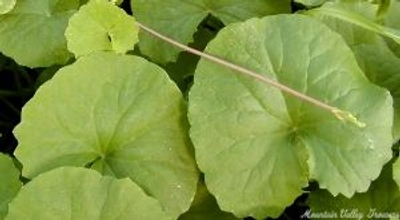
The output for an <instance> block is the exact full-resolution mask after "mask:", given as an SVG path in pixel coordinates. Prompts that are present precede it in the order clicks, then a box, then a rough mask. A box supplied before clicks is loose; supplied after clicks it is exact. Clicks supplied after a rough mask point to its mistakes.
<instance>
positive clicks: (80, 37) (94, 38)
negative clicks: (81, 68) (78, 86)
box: [65, 1, 139, 57]
mask: <svg viewBox="0 0 400 220" xmlns="http://www.w3.org/2000/svg"><path fill="white" fill-rule="evenodd" d="M138 32H139V28H138V27H137V25H136V22H135V19H134V18H133V17H131V16H129V15H127V14H126V13H125V12H124V10H122V9H121V8H118V7H117V6H115V5H113V4H112V3H109V2H107V1H99V2H96V1H92V2H90V3H88V4H86V5H84V6H82V7H81V8H80V9H79V11H78V12H77V13H76V14H74V15H73V16H72V17H71V19H70V21H69V24H68V27H67V30H66V33H65V35H66V37H67V42H68V49H69V50H70V51H71V52H73V53H74V54H75V56H76V57H79V56H82V55H87V54H90V53H92V52H95V51H102V50H105V51H115V52H117V53H126V52H127V51H128V50H133V47H134V45H135V44H136V43H137V42H138Z"/></svg>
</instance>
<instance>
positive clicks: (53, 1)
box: [0, 0, 81, 67]
mask: <svg viewBox="0 0 400 220" xmlns="http://www.w3.org/2000/svg"><path fill="white" fill-rule="evenodd" d="M80 3H81V2H80V1H79V0H40V1H37V0H21V1H17V4H16V5H15V7H14V9H13V10H12V11H11V12H9V13H7V14H4V15H0V33H1V34H0V52H2V53H3V54H4V55H6V56H9V57H12V58H13V59H14V60H15V61H16V62H17V63H19V64H20V65H23V66H28V67H46V66H52V65H54V64H65V63H66V62H67V61H68V59H70V58H71V54H70V53H69V51H68V50H67V43H66V40H65V37H64V32H65V29H66V27H67V23H68V19H69V17H70V16H71V15H72V14H73V13H75V11H76V10H77V9H78V8H79V6H80Z"/></svg>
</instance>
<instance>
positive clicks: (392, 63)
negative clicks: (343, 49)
mask: <svg viewBox="0 0 400 220" xmlns="http://www.w3.org/2000/svg"><path fill="white" fill-rule="evenodd" d="M393 4H395V3H393ZM325 7H336V8H342V9H343V10H346V11H349V12H351V13H354V14H357V15H358V16H362V17H364V18H365V19H368V20H369V21H371V22H372V21H374V19H375V14H376V11H377V9H378V7H377V6H376V5H373V4H371V3H368V2H364V3H357V4H354V3H353V4H352V3H337V4H333V3H332V4H330V5H326V6H325ZM393 13H394V11H391V13H390V14H393ZM311 15H313V16H314V17H315V18H317V19H318V20H320V21H322V22H324V23H325V24H326V25H328V26H329V27H330V28H331V29H332V30H334V31H335V32H337V33H339V34H340V35H341V36H342V37H343V38H344V40H345V41H346V43H347V44H348V45H349V46H350V47H351V48H352V50H353V52H354V54H355V55H356V57H357V60H358V63H359V65H360V67H361V68H362V69H363V72H364V73H365V75H366V76H368V78H369V80H371V81H372V82H374V83H376V84H378V85H380V86H383V87H386V88H388V89H389V90H390V92H391V94H392V96H393V97H394V106H395V115H394V126H393V136H394V141H397V140H399V139H400V103H399V97H400V94H399V91H398V84H399V83H400V72H399V68H400V58H399V57H397V56H396V55H395V54H394V53H393V52H392V51H391V50H390V49H389V47H388V45H387V44H386V43H385V42H384V41H383V39H382V38H381V37H380V36H379V34H378V33H375V32H373V31H369V30H368V29H365V28H362V27H359V26H357V25H355V24H353V23H350V22H346V21H343V20H340V19H337V18H334V17H330V16H326V15H324V14H320V13H311Z"/></svg>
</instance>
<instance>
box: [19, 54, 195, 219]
mask: <svg viewBox="0 0 400 220" xmlns="http://www.w3.org/2000/svg"><path fill="white" fill-rule="evenodd" d="M187 130H188V128H187V119H186V107H185V104H184V101H183V99H182V95H181V93H180V92H179V90H178V88H176V86H175V84H174V83H173V82H171V81H170V79H169V78H168V76H167V75H166V73H165V72H164V71H163V70H162V69H160V68H158V67H157V66H156V65H154V64H151V63H149V62H147V61H146V60H144V59H142V58H139V57H136V56H130V55H117V54H114V53H106V52H97V53H94V54H92V55H89V56H83V57H82V58H80V59H78V61H77V62H75V63H74V64H72V65H70V66H67V67H64V68H62V69H61V70H59V71H58V72H57V74H56V75H55V76H54V77H53V78H52V79H51V80H49V81H47V82H46V83H45V84H44V85H42V86H41V88H40V89H39V90H38V91H37V93H36V95H35V96H34V97H33V98H32V99H31V100H30V101H29V103H28V104H27V105H26V106H25V107H24V109H23V113H22V122H21V123H20V124H19V125H18V127H17V128H16V130H15V135H16V137H17V139H18V142H19V145H18V148H17V150H16V153H15V154H16V156H17V157H18V159H19V160H20V161H21V162H22V164H23V166H24V169H23V175H24V176H26V177H29V178H32V177H34V176H36V175H38V174H40V173H43V172H45V171H48V170H51V169H53V168H56V167H59V166H66V165H71V166H86V167H91V168H93V169H95V170H98V171H100V172H101V173H103V174H108V175H113V176H116V177H118V178H123V177H130V178H131V179H132V180H133V181H134V182H135V183H137V184H138V185H140V186H141V187H142V188H143V189H144V190H145V191H146V193H148V194H150V195H152V196H154V197H156V198H157V199H158V200H160V201H161V203H162V205H163V206H164V208H165V209H166V210H167V211H168V212H169V213H171V214H172V215H179V214H181V213H183V212H185V211H186V210H187V209H188V208H189V206H190V203H191V201H192V199H193V197H194V194H195V191H196V183H197V179H198V171H197V169H196V165H195V163H194V160H193V155H192V154H193V153H192V146H191V144H190V141H189V139H188V135H187Z"/></svg>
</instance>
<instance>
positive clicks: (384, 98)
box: [189, 15, 393, 218]
mask: <svg viewBox="0 0 400 220" xmlns="http://www.w3.org/2000/svg"><path fill="white" fill-rule="evenodd" d="M206 52H207V53H210V54H215V55H216V56H218V57H223V58H226V59H227V60H230V61H232V62H234V63H237V64H239V65H241V66H245V67H248V68H250V69H252V70H254V71H256V72H260V73H262V74H264V75H265V76H267V77H269V78H272V79H275V80H277V81H279V82H280V83H282V84H285V85H288V86H290V87H292V88H294V89H296V90H297V91H300V92H303V93H305V94H307V95H309V96H311V97H314V98H317V99H319V100H322V101H324V102H326V103H328V104H330V105H332V106H335V107H338V108H340V109H342V110H346V111H350V112H352V113H353V114H354V115H355V116H356V117H357V118H358V119H359V120H360V121H362V122H364V123H366V127H365V128H359V127H357V126H355V125H353V124H351V123H345V122H343V121H340V120H338V119H337V118H335V117H334V116H333V115H332V114H331V113H330V112H327V111H325V110H322V109H320V108H317V107H315V106H311V105H309V104H306V103H303V102H302V101H300V100H299V99H298V98H295V97H292V96H288V95H286V94H282V93H281V92H280V91H278V90H277V89H275V88H271V87H269V86H266V85H265V84H263V83H260V82H258V81H257V80H254V79H252V78H248V77H246V76H242V75H238V74H236V73H235V72H232V71H230V70H228V69H226V68H223V67H220V66H218V65H215V64H212V63H210V62H208V61H205V60H201V61H200V63H199V65H198V68H197V70H196V73H195V79H194V86H193V87H192V90H191V91H190V93H189V100H190V102H189V119H190V123H191V125H192V126H191V137H192V141H193V143H194V146H195V150H196V160H197V162H198V165H199V167H200V169H201V170H202V171H203V172H204V173H205V180H206V184H207V187H208V189H209V190H210V192H211V193H212V194H213V195H214V196H215V197H216V199H217V201H218V203H219V205H220V207H221V208H222V209H223V210H225V211H232V212H234V213H235V214H236V215H237V216H240V217H242V216H247V215H250V216H253V217H256V218H264V217H265V216H267V215H268V216H271V217H277V216H278V215H279V214H280V213H281V212H282V211H283V210H284V209H285V207H286V206H288V205H290V204H291V203H292V202H293V201H294V199H295V198H296V197H297V196H299V195H300V194H301V193H302V188H303V187H305V186H307V185H308V181H309V180H311V179H314V180H317V181H318V182H319V184H320V186H321V187H322V188H326V189H328V190H329V191H330V192H331V193H332V194H334V195H337V194H338V193H341V194H344V195H345V196H347V197H350V196H352V195H353V194H354V193H355V192H360V191H365V190H367V188H368V186H369V185H370V183H371V181H372V180H373V179H375V178H377V177H378V175H379V173H380V171H381V169H382V166H383V165H384V164H385V163H386V162H387V161H389V159H390V158H391V140H392V138H391V125H392V115H393V109H392V99H391V96H390V94H389V93H388V91H386V90H384V89H381V88H379V87H377V86H375V85H373V84H371V83H370V82H368V80H367V79H366V78H365V77H364V75H363V73H362V72H361V70H360V69H359V67H358V66H357V62H356V60H355V58H354V55H353V54H352V52H351V50H350V49H349V48H348V47H347V45H346V44H345V42H344V41H343V39H342V38H341V37H340V36H339V35H338V34H336V33H334V32H332V31H331V30H330V29H329V28H327V27H326V26H325V25H322V24H321V23H319V22H316V21H314V20H312V19H310V18H307V17H304V16H301V15H279V16H269V17H266V18H264V19H251V20H248V21H246V22H244V23H240V24H234V25H230V26H228V27H227V28H225V29H223V30H222V31H221V32H220V33H219V34H218V36H217V37H216V38H215V39H214V40H213V41H212V42H211V43H210V44H209V46H208V47H207V49H206ZM327 170H329V172H326V171H327Z"/></svg>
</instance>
